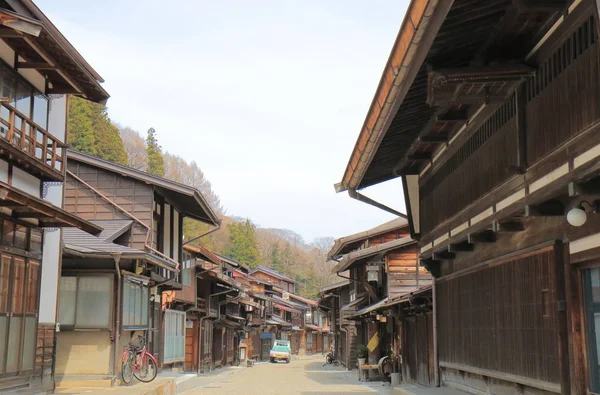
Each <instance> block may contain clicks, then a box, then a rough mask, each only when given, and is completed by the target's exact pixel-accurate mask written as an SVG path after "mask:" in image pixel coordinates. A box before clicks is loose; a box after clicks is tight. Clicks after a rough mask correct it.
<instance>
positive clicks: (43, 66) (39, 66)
mask: <svg viewBox="0 0 600 395" xmlns="http://www.w3.org/2000/svg"><path fill="white" fill-rule="evenodd" d="M17 68H19V69H36V70H56V66H52V65H51V64H48V63H45V62H19V63H17Z"/></svg>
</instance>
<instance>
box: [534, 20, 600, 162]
mask: <svg viewBox="0 0 600 395" xmlns="http://www.w3.org/2000/svg"><path fill="white" fill-rule="evenodd" d="M582 22H583V23H579V24H577V25H575V26H573V28H572V29H571V31H570V32H569V33H568V34H567V35H566V36H565V39H564V40H563V41H562V42H561V43H558V45H556V46H555V48H549V49H550V51H540V53H539V55H538V58H537V59H536V61H537V62H538V64H539V67H538V70H537V72H536V75H535V77H534V78H532V79H531V80H530V81H529V83H528V84H527V107H526V129H527V156H528V161H529V164H530V165H531V164H534V163H536V162H537V161H539V160H540V159H542V158H544V157H545V156H546V155H547V154H549V153H551V152H552V151H554V150H555V149H556V148H558V147H559V146H560V145H562V144H563V143H565V142H566V141H567V140H569V139H570V138H572V137H574V136H576V135H578V134H579V133H580V132H582V131H584V130H585V129H586V128H588V127H590V126H591V125H593V124H595V123H596V122H598V121H600V106H598V103H599V102H600V58H599V56H600V52H599V51H598V42H597V41H598V39H597V30H596V26H595V21H594V17H593V16H592V15H591V13H588V16H587V17H586V18H584V19H583V20H582Z"/></svg>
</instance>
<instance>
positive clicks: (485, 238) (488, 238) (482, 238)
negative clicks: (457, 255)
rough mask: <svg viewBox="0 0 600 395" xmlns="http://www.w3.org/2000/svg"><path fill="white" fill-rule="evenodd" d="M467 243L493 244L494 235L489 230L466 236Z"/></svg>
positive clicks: (494, 240)
mask: <svg viewBox="0 0 600 395" xmlns="http://www.w3.org/2000/svg"><path fill="white" fill-rule="evenodd" d="M467 242H469V243H471V244H474V243H495V242H496V234H495V233H494V232H493V231H491V230H484V231H482V232H477V233H471V234H470V235H468V236H467Z"/></svg>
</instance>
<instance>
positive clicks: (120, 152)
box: [67, 96, 127, 165]
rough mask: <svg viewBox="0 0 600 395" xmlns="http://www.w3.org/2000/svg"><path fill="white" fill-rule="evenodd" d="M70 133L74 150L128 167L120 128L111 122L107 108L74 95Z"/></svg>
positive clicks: (70, 117) (70, 103) (70, 114)
mask: <svg viewBox="0 0 600 395" xmlns="http://www.w3.org/2000/svg"><path fill="white" fill-rule="evenodd" d="M67 130H68V136H67V138H68V142H69V145H70V146H71V147H72V148H73V149H75V150H77V151H81V152H83V153H86V154H89V155H93V156H97V157H99V158H101V159H105V160H108V161H111V162H116V163H119V164H122V165H125V164H127V154H126V152H125V148H124V146H123V141H122V140H121V137H120V136H119V129H118V128H117V127H116V126H114V125H113V124H112V123H111V122H110V119H109V118H108V112H107V110H106V107H105V106H103V105H101V104H97V103H93V102H91V101H89V100H85V99H81V98H78V97H76V96H71V97H70V98H69V121H68V124H67Z"/></svg>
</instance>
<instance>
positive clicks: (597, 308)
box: [583, 267, 600, 392]
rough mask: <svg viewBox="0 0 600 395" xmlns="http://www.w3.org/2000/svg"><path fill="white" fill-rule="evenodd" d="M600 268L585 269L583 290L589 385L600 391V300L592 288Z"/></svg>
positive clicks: (595, 390) (594, 390)
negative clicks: (599, 317)
mask: <svg viewBox="0 0 600 395" xmlns="http://www.w3.org/2000/svg"><path fill="white" fill-rule="evenodd" d="M596 270H600V268H598V267H595V268H590V269H585V270H583V292H584V307H585V330H586V339H587V343H588V344H587V353H586V354H587V359H588V361H587V362H588V366H587V370H588V380H589V381H588V386H589V389H590V390H591V391H593V392H598V391H600V355H599V354H598V347H597V341H598V339H597V337H598V332H597V330H598V331H600V328H596V323H595V314H598V313H600V302H594V298H593V290H592V288H593V287H592V272H593V271H596ZM599 274H600V273H599Z"/></svg>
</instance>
